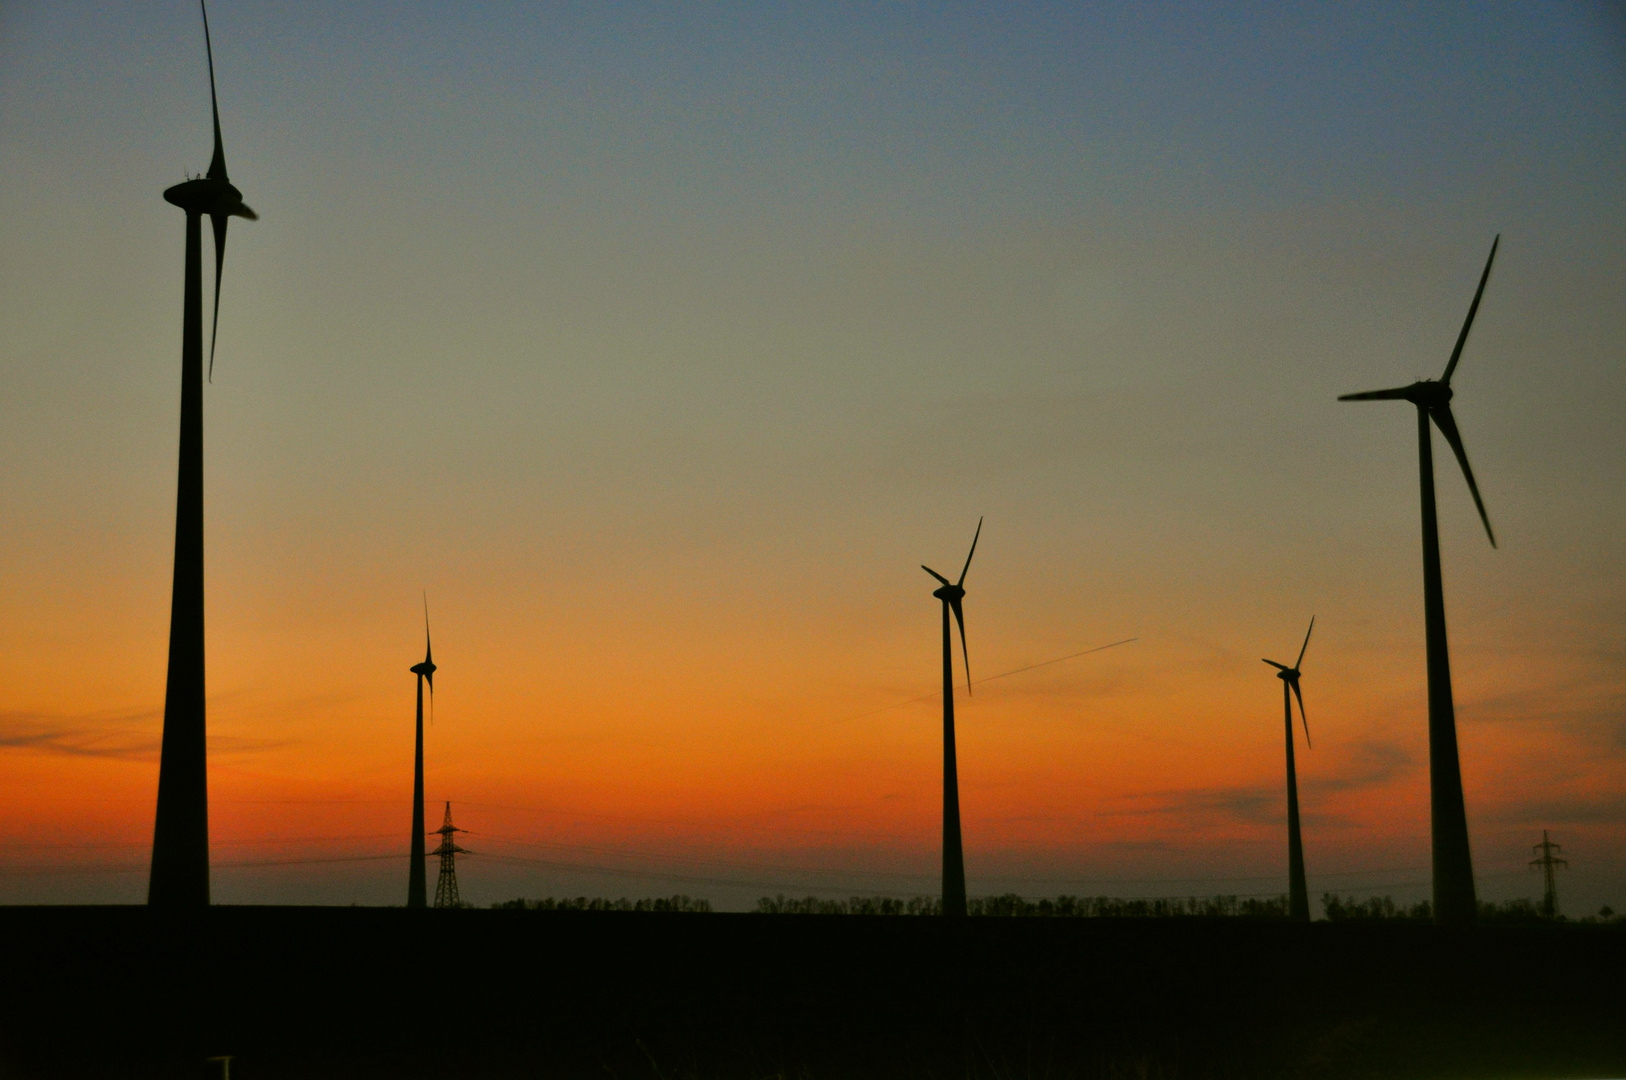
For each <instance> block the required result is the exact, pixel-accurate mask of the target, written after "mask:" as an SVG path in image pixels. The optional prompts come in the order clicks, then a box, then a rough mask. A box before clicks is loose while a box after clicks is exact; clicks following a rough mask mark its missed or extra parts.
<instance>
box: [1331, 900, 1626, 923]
mask: <svg viewBox="0 0 1626 1080" xmlns="http://www.w3.org/2000/svg"><path fill="white" fill-rule="evenodd" d="M1321 906H1322V907H1323V908H1325V909H1326V912H1327V918H1328V919H1330V920H1332V921H1333V922H1342V921H1345V920H1350V919H1416V920H1419V921H1426V920H1427V919H1429V917H1430V916H1432V915H1433V914H1434V911H1433V907H1432V905H1431V904H1430V903H1429V902H1428V901H1427V900H1419V901H1418V902H1417V903H1415V904H1397V903H1395V902H1394V898H1393V897H1389V896H1370V897H1367V898H1366V899H1365V900H1356V899H1355V898H1354V897H1339V896H1335V895H1333V894H1332V893H1326V894H1325V895H1323V896H1322V897H1321ZM1613 916H1614V911H1613V910H1611V909H1610V908H1607V907H1606V908H1603V909H1602V910H1601V911H1599V912H1598V915H1597V916H1596V917H1594V916H1591V915H1588V916H1585V917H1584V918H1583V919H1581V921H1582V922H1597V921H1602V922H1609V921H1610V920H1611V919H1612V917H1613ZM1479 918H1480V919H1481V921H1488V922H1534V921H1536V920H1538V919H1547V918H1548V916H1546V915H1543V914H1542V913H1541V906H1540V905H1539V904H1537V903H1536V901H1534V900H1504V901H1502V902H1501V903H1495V902H1492V901H1489V900H1481V901H1479ZM1558 920H1559V921H1566V920H1565V918H1564V916H1562V915H1560V916H1558Z"/></svg>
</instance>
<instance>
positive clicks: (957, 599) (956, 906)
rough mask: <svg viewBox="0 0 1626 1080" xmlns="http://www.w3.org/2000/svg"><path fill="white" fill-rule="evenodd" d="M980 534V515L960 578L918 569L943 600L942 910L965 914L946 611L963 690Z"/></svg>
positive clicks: (968, 669)
mask: <svg viewBox="0 0 1626 1080" xmlns="http://www.w3.org/2000/svg"><path fill="white" fill-rule="evenodd" d="M980 536H982V519H981V518H978V519H977V532H976V535H975V536H972V538H971V552H970V554H968V555H966V557H965V566H964V567H963V568H962V569H961V570H960V580H959V581H956V582H953V583H952V584H951V583H950V582H949V579H948V578H946V577H944V576H943V575H942V574H939V573H938V572H937V571H936V570H933V569H932V568H931V567H929V566H926V565H925V564H921V567H920V568H921V569H922V570H924V571H926V573H928V574H930V575H931V576H932V577H934V578H936V579H937V580H938V581H941V582H942V583H943V587H942V588H941V589H938V590H936V591H935V592H933V593H932V595H933V596H935V597H937V599H939V600H941V601H942V602H943V914H944V915H964V914H965V855H964V853H963V852H962V850H961V848H960V774H959V767H958V766H957V765H956V764H955V759H954V641H953V638H952V637H951V636H950V635H949V611H950V610H951V609H952V610H953V612H954V621H955V622H956V623H958V624H959V627H960V652H961V654H962V655H964V657H965V681H966V692H967V693H970V692H971V653H970V650H968V649H967V648H966V644H965V611H964V609H963V608H962V607H961V606H960V604H961V601H963V600H964V599H965V575H966V571H967V570H970V569H971V556H972V555H975V554H976V553H977V538H978V537H980Z"/></svg>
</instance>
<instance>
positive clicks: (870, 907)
mask: <svg viewBox="0 0 1626 1080" xmlns="http://www.w3.org/2000/svg"><path fill="white" fill-rule="evenodd" d="M756 911H757V913H758V914H761V915H941V914H942V913H943V906H942V903H941V901H939V900H938V899H937V898H935V897H931V896H916V897H914V898H912V899H909V900H900V899H897V898H895V897H891V896H854V897H852V898H851V899H848V900H820V899H819V898H818V897H816V896H809V897H806V898H805V899H801V900H798V899H796V898H794V897H785V896H783V895H781V896H775V897H768V896H764V897H762V898H761V899H760V900H758V901H757V906H756ZM966 912H967V914H970V915H994V916H1001V915H1003V916H1039V917H1059V918H1168V917H1173V916H1180V915H1198V916H1215V915H1224V916H1240V917H1244V918H1261V919H1280V918H1286V917H1287V897H1285V896H1272V897H1264V898H1257V897H1237V896H1187V897H1154V898H1149V899H1134V900H1125V899H1121V898H1119V897H1115V896H1058V897H1055V898H1054V899H1052V898H1049V897H1045V898H1041V899H1038V900H1028V899H1024V898H1023V897H1020V896H1018V895H1016V894H1015V893H1006V894H1005V895H1004V896H984V897H980V898H972V899H969V900H967V901H966Z"/></svg>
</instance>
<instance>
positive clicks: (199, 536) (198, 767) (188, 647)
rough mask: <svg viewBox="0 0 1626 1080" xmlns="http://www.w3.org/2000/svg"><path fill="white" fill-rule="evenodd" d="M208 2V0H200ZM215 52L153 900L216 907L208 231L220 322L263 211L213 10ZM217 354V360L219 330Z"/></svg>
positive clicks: (190, 279) (189, 333)
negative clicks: (247, 239) (242, 180)
mask: <svg viewBox="0 0 1626 1080" xmlns="http://www.w3.org/2000/svg"><path fill="white" fill-rule="evenodd" d="M199 4H200V7H201V5H202V0H199ZM203 46H204V50H205V53H206V55H207V56H208V59H209V105H210V109H211V110H212V111H213V113H214V128H215V152H214V158H213V159H212V160H211V161H210V162H209V171H208V172H207V173H206V174H204V175H203V176H199V177H195V178H193V179H189V180H187V181H186V182H185V183H182V184H177V185H175V186H174V187H172V188H170V189H169V190H168V191H165V192H164V198H165V200H166V201H168V202H170V203H173V204H174V205H175V206H178V207H180V208H181V209H182V210H184V211H186V291H185V300H184V303H183V307H182V323H181V445H180V465H179V479H178V481H177V483H176V492H175V578H174V591H173V593H172V594H171V601H170V615H169V671H168V678H167V684H166V687H165V691H164V739H163V747H162V750H161V751H160V754H161V756H160V758H159V765H158V810H157V814H156V817H155V820H154V824H153V836H152V876H151V877H150V878H149V879H148V885H147V903H149V904H151V905H153V906H155V907H158V906H161V907H186V908H191V907H206V906H207V905H208V903H209V776H208V762H207V751H206V742H205V727H206V724H205V710H204V665H203V239H202V222H203V216H204V215H205V214H207V215H208V216H209V221H210V223H211V224H212V225H213V227H214V234H215V324H216V325H218V323H219V318H220V273H221V270H222V269H223V267H224V265H225V260H226V225H227V223H228V222H229V221H230V220H231V219H232V218H234V217H244V218H248V219H250V220H254V219H255V217H256V216H257V215H256V214H255V213H254V211H252V210H250V209H249V208H248V207H247V206H244V205H243V194H242V192H240V191H238V190H237V189H236V188H235V187H233V186H232V183H231V181H230V180H229V179H228V178H227V176H226V151H225V150H224V148H223V147H222V145H221V141H220V105H219V102H218V101H217V99H216V97H215V60H214V46H213V45H212V44H211V42H210V40H209V13H208V11H207V10H206V9H205V10H204V12H203ZM209 364H210V369H211V371H212V370H213V367H214V337H213V331H211V334H210V340H209Z"/></svg>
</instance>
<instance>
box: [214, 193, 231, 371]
mask: <svg viewBox="0 0 1626 1080" xmlns="http://www.w3.org/2000/svg"><path fill="white" fill-rule="evenodd" d="M209 220H210V222H212V223H213V224H214V227H215V317H214V323H213V324H212V325H211V326H210V327H209V381H210V382H214V381H215V337H216V336H217V335H218V334H219V333H220V273H221V271H222V270H224V269H225V267H226V223H227V222H228V221H230V220H231V215H230V214H210V215H209Z"/></svg>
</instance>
